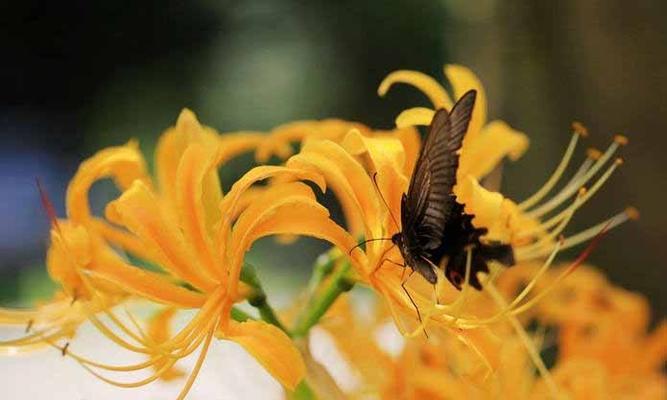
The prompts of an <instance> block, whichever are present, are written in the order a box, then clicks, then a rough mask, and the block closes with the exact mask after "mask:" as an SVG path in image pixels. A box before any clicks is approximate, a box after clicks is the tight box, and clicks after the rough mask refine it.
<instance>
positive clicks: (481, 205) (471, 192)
mask: <svg viewBox="0 0 667 400" xmlns="http://www.w3.org/2000/svg"><path fill="white" fill-rule="evenodd" d="M454 193H455V194H456V198H457V201H458V202H460V203H463V204H464V205H465V212H466V213H468V214H472V215H474V218H473V220H472V222H473V225H475V226H476V227H483V228H487V229H488V230H489V233H488V234H487V237H488V238H489V239H490V240H498V241H501V242H503V243H508V241H509V238H510V232H509V231H508V230H507V227H506V222H507V220H506V219H502V216H503V203H504V202H505V198H504V197H503V195H501V194H500V193H498V192H492V191H489V190H486V189H485V188H483V187H482V186H481V185H480V184H479V182H477V180H476V179H474V178H473V177H472V176H467V178H465V179H463V181H462V182H459V183H458V184H457V185H456V186H455V187H454Z"/></svg>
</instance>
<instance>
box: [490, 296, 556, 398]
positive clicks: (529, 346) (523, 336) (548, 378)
mask: <svg viewBox="0 0 667 400" xmlns="http://www.w3.org/2000/svg"><path fill="white" fill-rule="evenodd" d="M485 289H486V290H487V291H488V293H489V294H490V295H491V298H493V300H494V301H495V302H496V304H498V307H500V308H501V309H504V308H506V307H507V302H506V301H505V299H503V297H502V295H501V294H500V293H499V292H498V291H497V290H496V288H495V287H494V286H493V283H489V284H487V285H486V286H485ZM509 321H510V324H511V325H512V327H513V328H514V331H515V332H516V333H517V335H518V336H519V339H520V340H521V342H522V343H523V345H524V347H525V348H526V351H527V352H528V355H529V356H530V359H531V360H532V361H533V364H535V367H536V368H537V370H538V371H539V373H540V376H542V379H544V383H546V385H547V387H548V388H549V392H551V396H552V397H553V398H558V397H559V393H560V391H559V390H558V386H557V385H556V381H554V379H553V376H552V375H551V373H550V372H549V370H548V369H547V367H546V365H544V361H543V360H542V357H540V352H539V351H537V349H536V348H535V344H534V343H533V342H532V340H531V339H530V337H529V336H528V333H526V330H525V329H524V328H523V326H522V325H521V323H520V322H519V320H518V319H517V318H516V317H515V316H513V315H510V316H509Z"/></svg>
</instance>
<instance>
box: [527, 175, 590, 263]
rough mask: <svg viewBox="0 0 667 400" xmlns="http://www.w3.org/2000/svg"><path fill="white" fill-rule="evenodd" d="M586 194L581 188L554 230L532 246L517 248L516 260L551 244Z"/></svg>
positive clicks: (568, 221)
mask: <svg viewBox="0 0 667 400" xmlns="http://www.w3.org/2000/svg"><path fill="white" fill-rule="evenodd" d="M586 193H587V191H586V189H585V188H581V189H580V190H579V195H578V196H577V198H576V199H575V200H574V203H572V206H570V207H568V210H569V211H568V212H567V214H565V218H563V220H562V221H560V223H559V224H558V226H557V227H556V228H554V229H553V230H552V231H551V232H549V233H548V234H547V235H545V236H544V237H542V238H540V239H539V240H538V241H537V242H535V243H533V244H531V245H527V246H522V247H519V248H518V249H517V250H516V253H517V258H519V259H520V258H521V256H522V254H525V253H531V252H534V251H536V250H539V249H542V248H544V246H545V245H548V244H549V243H551V242H552V241H553V240H554V239H555V238H556V237H557V236H558V235H560V234H561V232H563V230H564V229H565V228H566V227H567V225H568V224H569V223H570V221H571V220H572V217H573V216H574V212H575V211H576V210H577V208H579V206H580V205H581V203H583V201H584V198H585V197H586Z"/></svg>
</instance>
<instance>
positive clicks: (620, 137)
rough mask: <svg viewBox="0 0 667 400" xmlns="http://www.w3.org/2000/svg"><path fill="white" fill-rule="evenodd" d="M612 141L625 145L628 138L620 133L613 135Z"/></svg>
mask: <svg viewBox="0 0 667 400" xmlns="http://www.w3.org/2000/svg"><path fill="white" fill-rule="evenodd" d="M614 142H616V143H618V144H620V145H621V146H625V145H626V144H628V142H629V140H628V138H627V137H626V136H623V135H621V134H620V133H618V134H616V135H614Z"/></svg>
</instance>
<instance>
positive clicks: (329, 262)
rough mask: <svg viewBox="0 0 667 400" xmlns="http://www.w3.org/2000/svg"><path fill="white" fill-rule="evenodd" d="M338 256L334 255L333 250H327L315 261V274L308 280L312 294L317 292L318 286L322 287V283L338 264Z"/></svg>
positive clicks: (309, 290)
mask: <svg viewBox="0 0 667 400" xmlns="http://www.w3.org/2000/svg"><path fill="white" fill-rule="evenodd" d="M336 259H337V258H336V257H333V256H332V254H331V252H330V251H329V252H326V253H324V254H322V255H320V256H319V257H318V258H317V261H315V267H314V268H313V274H312V275H311V276H310V280H309V281H308V293H309V294H310V295H311V296H312V295H314V294H315V291H316V290H317V288H319V287H320V283H322V281H323V280H324V278H326V277H327V276H329V274H331V271H333V269H334V266H335V265H336Z"/></svg>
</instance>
